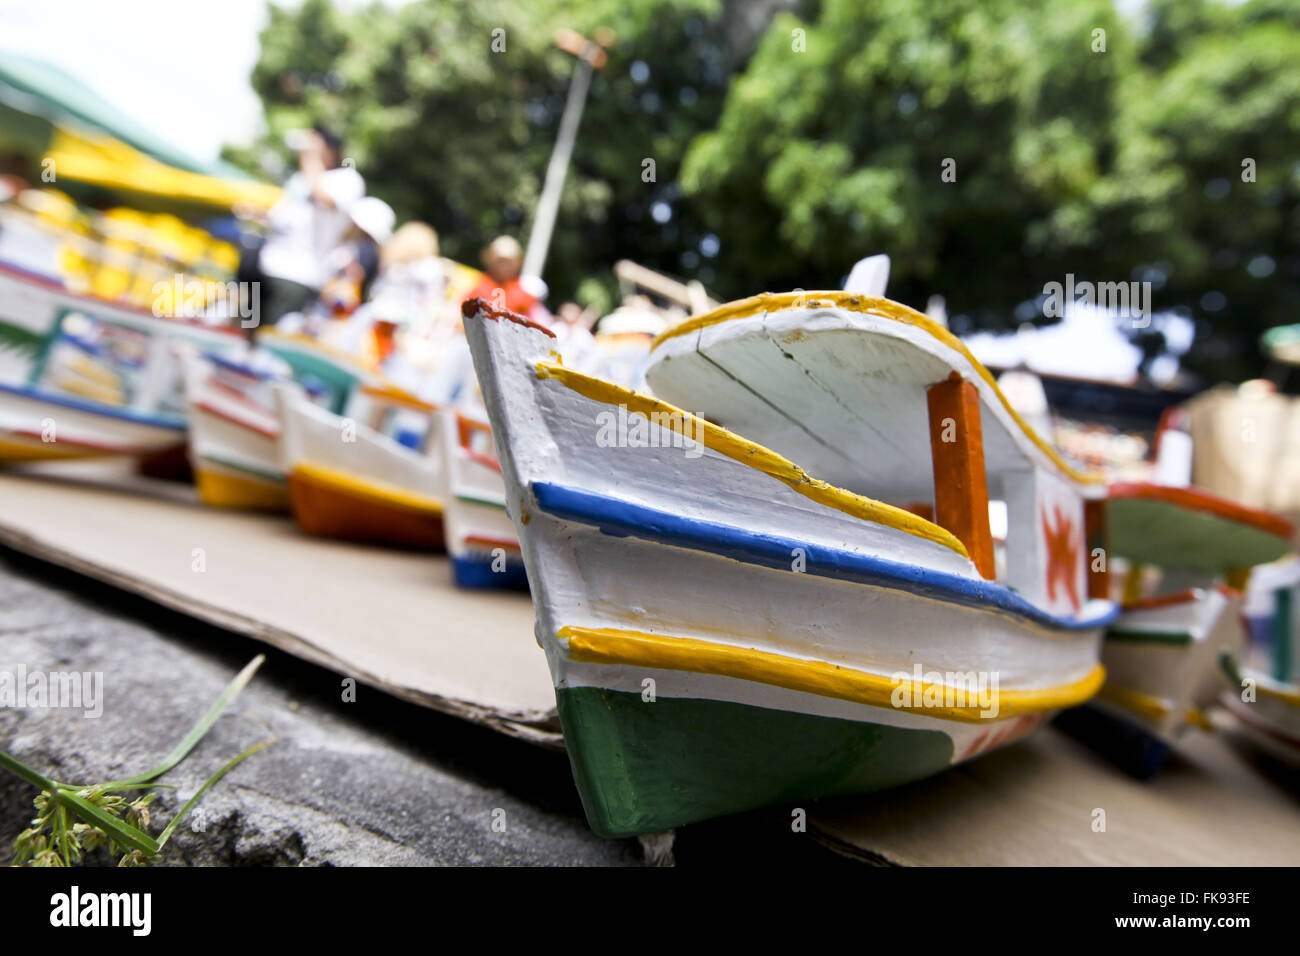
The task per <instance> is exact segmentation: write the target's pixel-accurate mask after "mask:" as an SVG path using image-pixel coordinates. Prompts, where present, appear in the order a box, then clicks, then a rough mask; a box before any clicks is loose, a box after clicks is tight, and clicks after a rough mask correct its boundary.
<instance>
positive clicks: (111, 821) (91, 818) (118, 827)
mask: <svg viewBox="0 0 1300 956" xmlns="http://www.w3.org/2000/svg"><path fill="white" fill-rule="evenodd" d="M55 797H56V799H58V800H59V801H61V802H63V803H65V804H67V806H68V809H69V810H71V811H72V812H73V814H75V815H76V816H78V817H80V818H81V821H82V822H83V823H89V824H90V825H91V826H94V827H99V828H100V829H101V830H103V831H104V832H105V833H107V834H108V835H109V836H110V837H112V838H113V840H114V841H115V842H117V843H120V844H122V845H123V846H129V847H131V848H133V849H136V850H142V851H143V852H145V853H146V854H148V855H149V856H151V857H152V856H157V855H158V849H159V847H158V841H157V840H155V839H154V838H153V837H151V836H150V835H149V834H147V833H145V832H144V831H143V830H137V829H136V828H135V827H133V826H131V824H129V823H127V822H126V821H125V820H120V819H118V818H117V817H115V816H113V814H111V813H109V812H108V811H107V810H104V809H102V808H100V807H97V806H95V805H94V804H93V803H91V802H90V801H89V800H87V799H85V798H84V797H81V796H78V795H77V794H75V793H69V792H68V791H67V790H56V791H55Z"/></svg>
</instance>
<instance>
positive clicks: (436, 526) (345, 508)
mask: <svg viewBox="0 0 1300 956" xmlns="http://www.w3.org/2000/svg"><path fill="white" fill-rule="evenodd" d="M276 400H277V405H278V410H279V417H280V429H281V432H280V435H281V438H280V448H281V456H282V457H281V465H282V467H283V469H284V473H285V475H286V476H287V478H288V482H289V494H290V503H291V507H292V510H293V514H294V518H295V520H296V521H297V522H298V524H299V526H300V527H302V528H303V530H305V531H307V532H308V533H312V534H320V535H324V536H330V537H344V538H350V539H355V540H362V541H371V542H375V543H381V544H393V545H399V546H410V547H420V548H431V549H441V548H442V547H443V546H444V535H443V510H444V507H445V502H446V497H447V471H446V467H445V464H444V452H443V447H442V442H441V438H440V437H439V434H438V433H439V430H440V424H439V419H438V417H437V415H432V416H430V421H429V426H428V427H429V432H428V434H427V435H426V437H425V440H424V444H423V450H415V449H412V448H409V447H407V446H405V445H402V444H400V443H399V442H397V441H395V440H394V439H392V438H390V437H388V436H387V435H385V434H383V433H381V432H379V431H376V430H375V429H374V428H371V427H370V426H368V425H366V424H364V423H363V422H361V421H358V420H356V419H354V418H350V417H345V416H341V415H335V414H334V413H332V412H330V411H327V410H325V409H323V408H320V407H318V406H316V405H314V404H312V403H311V402H309V401H307V400H306V399H305V398H304V397H303V396H301V394H299V393H298V392H297V391H296V390H294V389H290V388H284V387H281V388H277V390H276ZM353 404H354V405H355V402H354V403H353Z"/></svg>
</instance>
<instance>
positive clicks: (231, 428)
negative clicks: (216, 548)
mask: <svg viewBox="0 0 1300 956" xmlns="http://www.w3.org/2000/svg"><path fill="white" fill-rule="evenodd" d="M232 379H233V381H232ZM285 384H286V387H289V388H293V386H292V385H289V384H288V383H285ZM273 387H274V386H273V383H272V382H270V381H256V380H254V379H253V378H252V377H251V376H239V375H237V374H235V373H226V374H224V375H223V374H222V370H220V369H219V368H218V366H216V365H215V364H214V363H212V362H210V361H207V360H204V359H197V360H194V361H191V362H190V363H189V364H188V365H187V366H186V369H185V398H186V410H187V412H188V417H189V439H190V440H189V456H190V465H191V467H192V468H193V471H194V475H195V482H196V484H197V485H198V489H199V497H200V498H201V499H202V500H203V501H204V503H206V504H210V505H214V506H216V507H229V508H248V509H254V510H271V511H284V510H288V507H289V493H288V484H287V482H286V479H285V474H284V469H283V467H282V465H281V457H282V455H281V450H280V418H279V415H278V413H277V409H276V407H275V403H274V395H273Z"/></svg>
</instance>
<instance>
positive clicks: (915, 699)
mask: <svg viewBox="0 0 1300 956" xmlns="http://www.w3.org/2000/svg"><path fill="white" fill-rule="evenodd" d="M557 636H558V637H559V639H560V640H561V641H563V642H565V643H567V645H568V653H569V658H570V659H571V660H574V661H578V662H580V663H589V664H618V665H624V666H633V667H654V668H660V669H663V670H674V671H689V672H691V673H695V674H716V675H718V676H721V677H733V678H736V679H737V680H747V681H753V682H755V683H758V684H769V685H771V686H773V687H783V688H786V689H787V690H795V691H801V692H803V693H807V694H817V695H818V696H820V697H834V698H836V699H838V700H848V701H852V702H854V703H858V704H866V705H868V706H871V707H887V708H890V709H892V710H906V711H911V712H913V713H917V714H923V715H924V716H927V717H934V718H936V719H939V720H956V721H961V722H963V723H980V722H981V721H985V720H990V719H997V720H1001V719H1004V718H1008V717H1019V716H1022V715H1024V714H1033V713H1039V712H1041V711H1049V710H1061V709H1063V708H1066V707H1073V706H1075V705H1076V704H1081V703H1083V702H1084V701H1086V700H1087V699H1088V698H1090V697H1091V696H1092V695H1093V694H1095V693H1096V692H1097V690H1098V688H1100V687H1101V686H1102V683H1103V682H1104V681H1105V679H1106V671H1105V669H1104V668H1103V667H1102V666H1101V665H1100V664H1098V665H1097V666H1096V667H1094V668H1093V669H1092V670H1091V671H1090V672H1089V673H1088V674H1087V676H1085V677H1083V678H1082V679H1080V680H1077V681H1074V682H1073V683H1070V684H1059V685H1057V686H1055V687H1035V688H1027V689H1023V690H1014V689H1013V690H1006V689H1003V688H999V689H998V690H997V692H996V697H995V698H994V700H993V701H992V702H991V703H996V705H997V717H996V718H988V717H982V716H981V714H982V713H983V712H984V708H982V707H981V706H980V705H979V704H978V703H976V704H973V705H965V706H963V705H956V704H953V705H944V704H939V705H936V706H927V705H926V704H925V703H924V701H925V699H926V692H927V691H929V692H930V694H931V695H934V694H938V697H939V700H943V698H944V696H945V691H947V690H949V689H951V690H953V691H955V692H957V693H960V694H963V695H967V694H973V690H967V689H965V688H956V687H953V688H949V686H948V685H944V684H934V683H924V682H917V681H914V680H910V679H903V678H898V679H895V678H894V677H888V676H886V675H884V674H873V673H871V672H869V671H860V670H855V669H853V668H850V667H840V666H839V665H836V664H830V663H827V662H825V661H809V660H803V659H801V658H797V657H788V656H786V655H784V654H774V653H772V652H771V651H761V650H757V649H755V648H750V647H735V646H732V645H729V644H717V643H714V642H711V641H700V640H696V639H694V638H687V637H666V636H664V635H661V634H645V633H643V632H641V631H624V630H618V629H614V628H587V627H562V628H560V632H559V634H558V635H557ZM901 688H907V692H906V693H899V691H900V689H901ZM896 697H897V698H898V699H900V700H905V701H907V703H906V704H901V705H899V704H895V702H894V701H895V698H896Z"/></svg>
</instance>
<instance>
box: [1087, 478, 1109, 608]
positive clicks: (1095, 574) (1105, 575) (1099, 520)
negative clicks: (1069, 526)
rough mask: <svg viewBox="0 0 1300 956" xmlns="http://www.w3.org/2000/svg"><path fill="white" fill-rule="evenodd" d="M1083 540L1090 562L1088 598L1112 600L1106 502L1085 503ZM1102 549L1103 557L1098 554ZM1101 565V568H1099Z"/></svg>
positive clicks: (1099, 499)
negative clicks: (1098, 550)
mask: <svg viewBox="0 0 1300 956" xmlns="http://www.w3.org/2000/svg"><path fill="white" fill-rule="evenodd" d="M1083 539H1084V542H1085V550H1086V553H1085V554H1084V556H1083V559H1084V560H1085V561H1087V562H1088V597H1090V598H1103V599H1109V598H1110V534H1109V533H1108V531H1107V528H1106V501H1105V499H1104V498H1089V499H1088V500H1087V501H1085V502H1084V503H1083ZM1098 548H1100V549H1101V555H1100V556H1098V555H1097V554H1096V551H1097V549H1098ZM1099 565H1100V567H1099Z"/></svg>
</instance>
